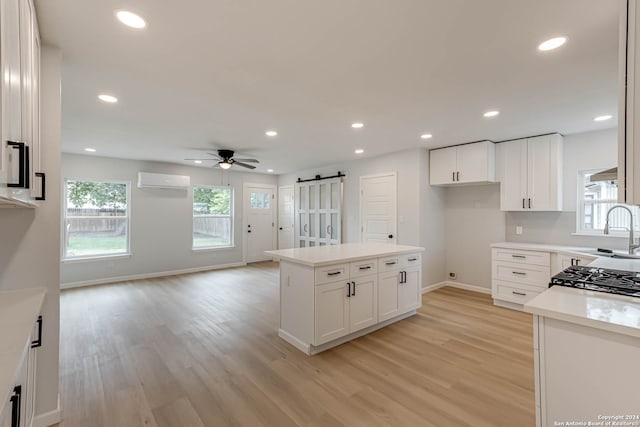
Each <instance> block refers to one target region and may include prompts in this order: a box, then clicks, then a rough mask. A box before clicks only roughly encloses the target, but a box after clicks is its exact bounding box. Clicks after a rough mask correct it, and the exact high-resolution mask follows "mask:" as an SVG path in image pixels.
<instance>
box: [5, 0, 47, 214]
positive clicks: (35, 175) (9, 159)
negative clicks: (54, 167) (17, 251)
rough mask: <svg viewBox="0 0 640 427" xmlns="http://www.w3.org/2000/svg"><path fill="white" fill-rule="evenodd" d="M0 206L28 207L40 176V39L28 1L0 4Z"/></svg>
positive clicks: (39, 194) (39, 188) (38, 195)
mask: <svg viewBox="0 0 640 427" xmlns="http://www.w3.org/2000/svg"><path fill="white" fill-rule="evenodd" d="M0 8H1V9H0V43H1V46H0V57H1V61H0V62H1V68H2V76H3V79H2V84H1V85H0V86H1V92H2V95H1V98H2V114H1V122H2V123H1V135H2V141H1V146H0V205H14V206H26V207H34V206H35V205H34V204H33V203H32V202H33V200H41V199H43V197H44V174H43V173H41V171H40V167H41V165H40V38H39V34H38V24H37V20H36V14H35V8H34V5H33V0H6V1H5V0H3V1H2V2H1V3H0Z"/></svg>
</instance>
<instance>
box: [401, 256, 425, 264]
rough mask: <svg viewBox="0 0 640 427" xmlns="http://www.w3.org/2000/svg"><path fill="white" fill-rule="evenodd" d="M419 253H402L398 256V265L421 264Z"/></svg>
mask: <svg viewBox="0 0 640 427" xmlns="http://www.w3.org/2000/svg"><path fill="white" fill-rule="evenodd" d="M421 264H422V263H421V257H420V254H419V253H417V254H404V255H402V256H401V257H400V265H402V267H413V266H419V265H421Z"/></svg>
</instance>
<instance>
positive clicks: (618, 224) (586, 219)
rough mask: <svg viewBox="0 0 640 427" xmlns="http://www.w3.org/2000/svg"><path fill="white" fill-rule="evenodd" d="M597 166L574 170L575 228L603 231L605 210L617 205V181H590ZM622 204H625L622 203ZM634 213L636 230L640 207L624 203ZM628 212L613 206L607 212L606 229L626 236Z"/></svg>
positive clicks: (636, 228)
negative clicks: (576, 178) (576, 179)
mask: <svg viewBox="0 0 640 427" xmlns="http://www.w3.org/2000/svg"><path fill="white" fill-rule="evenodd" d="M597 172H600V170H589V171H581V172H579V173H578V209H577V211H578V230H577V231H578V232H579V233H592V234H604V226H605V223H606V220H607V212H608V211H609V209H610V208H611V207H612V206H615V205H618V204H619V203H618V202H617V200H618V184H617V182H616V181H598V182H591V180H590V179H589V178H590V177H591V175H593V174H595V173H597ZM625 206H626V205H625ZM627 207H628V208H629V209H631V212H633V216H634V218H633V219H634V224H633V225H634V227H633V228H634V229H635V231H636V232H637V231H640V224H639V223H640V208H638V206H627ZM628 227H629V213H628V212H627V211H626V210H624V209H616V210H614V211H613V212H611V215H610V216H609V230H610V233H611V234H612V235H624V236H628V233H629V232H628V231H627V230H628Z"/></svg>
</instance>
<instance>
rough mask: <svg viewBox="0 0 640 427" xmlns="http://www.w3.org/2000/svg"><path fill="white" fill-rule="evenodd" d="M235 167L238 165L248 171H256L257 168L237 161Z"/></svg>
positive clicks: (234, 162)
mask: <svg viewBox="0 0 640 427" xmlns="http://www.w3.org/2000/svg"><path fill="white" fill-rule="evenodd" d="M232 164H233V165H238V166H242V167H243V168H247V169H255V168H256V167H255V166H253V165H248V164H246V163H242V162H238V161H236V160H234V161H233V163H232Z"/></svg>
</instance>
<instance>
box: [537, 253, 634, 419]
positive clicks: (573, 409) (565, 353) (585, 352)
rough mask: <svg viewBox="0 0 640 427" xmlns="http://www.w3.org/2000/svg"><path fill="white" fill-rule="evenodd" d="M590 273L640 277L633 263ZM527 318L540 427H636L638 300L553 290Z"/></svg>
mask: <svg viewBox="0 0 640 427" xmlns="http://www.w3.org/2000/svg"><path fill="white" fill-rule="evenodd" d="M592 266H593V267H598V268H608V269H620V270H622V269H625V270H627V271H640V261H637V260H616V259H607V258H598V259H597V260H596V261H594V262H592V263H591V264H589V267H592ZM524 311H526V312H529V313H532V314H533V315H534V316H533V327H534V361H535V385H536V413H537V425H538V426H541V427H544V426H556V425H629V426H640V395H639V394H638V384H640V367H639V361H640V298H637V297H632V296H623V295H612V294H607V293H602V292H594V291H590V290H585V289H578V288H567V287H563V286H553V287H551V288H549V289H548V290H546V291H544V292H542V293H540V294H539V295H537V296H536V297H534V298H533V299H531V300H530V301H529V302H527V303H525V304H524ZM610 417H614V418H610ZM608 421H611V422H612V423H610V424H607V422H608ZM567 422H576V423H583V424H567ZM600 422H602V424H597V423H600ZM615 422H618V423H620V424H615ZM560 423H564V424H560ZM589 423H592V424H589Z"/></svg>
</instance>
